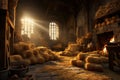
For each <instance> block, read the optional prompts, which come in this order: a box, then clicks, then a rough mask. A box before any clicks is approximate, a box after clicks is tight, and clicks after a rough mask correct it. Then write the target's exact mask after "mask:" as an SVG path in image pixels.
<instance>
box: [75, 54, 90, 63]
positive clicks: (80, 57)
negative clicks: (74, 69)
mask: <svg viewBox="0 0 120 80" xmlns="http://www.w3.org/2000/svg"><path fill="white" fill-rule="evenodd" d="M88 55H89V54H88V53H82V52H80V53H78V55H77V57H76V59H77V60H83V61H85V58H86V57H87V56H88Z"/></svg>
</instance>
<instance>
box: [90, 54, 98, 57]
mask: <svg viewBox="0 0 120 80" xmlns="http://www.w3.org/2000/svg"><path fill="white" fill-rule="evenodd" d="M89 56H95V57H100V54H89Z"/></svg>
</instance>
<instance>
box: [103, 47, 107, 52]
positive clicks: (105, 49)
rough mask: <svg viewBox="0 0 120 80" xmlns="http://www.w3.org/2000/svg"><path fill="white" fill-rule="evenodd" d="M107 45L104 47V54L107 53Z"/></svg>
mask: <svg viewBox="0 0 120 80" xmlns="http://www.w3.org/2000/svg"><path fill="white" fill-rule="evenodd" d="M106 46H107V45H105V46H104V48H103V53H104V54H107V48H106Z"/></svg>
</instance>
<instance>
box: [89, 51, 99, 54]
mask: <svg viewBox="0 0 120 80" xmlns="http://www.w3.org/2000/svg"><path fill="white" fill-rule="evenodd" d="M87 53H88V54H98V53H99V52H98V51H91V52H87Z"/></svg>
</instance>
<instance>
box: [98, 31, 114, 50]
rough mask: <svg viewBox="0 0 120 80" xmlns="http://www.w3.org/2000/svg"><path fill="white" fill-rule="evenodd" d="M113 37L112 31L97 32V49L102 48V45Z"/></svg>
mask: <svg viewBox="0 0 120 80" xmlns="http://www.w3.org/2000/svg"><path fill="white" fill-rule="evenodd" d="M113 37H114V33H113V31H109V32H104V33H101V34H97V49H98V50H102V49H103V48H104V46H105V45H106V44H107V43H109V42H110V39H111V38H113Z"/></svg>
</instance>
